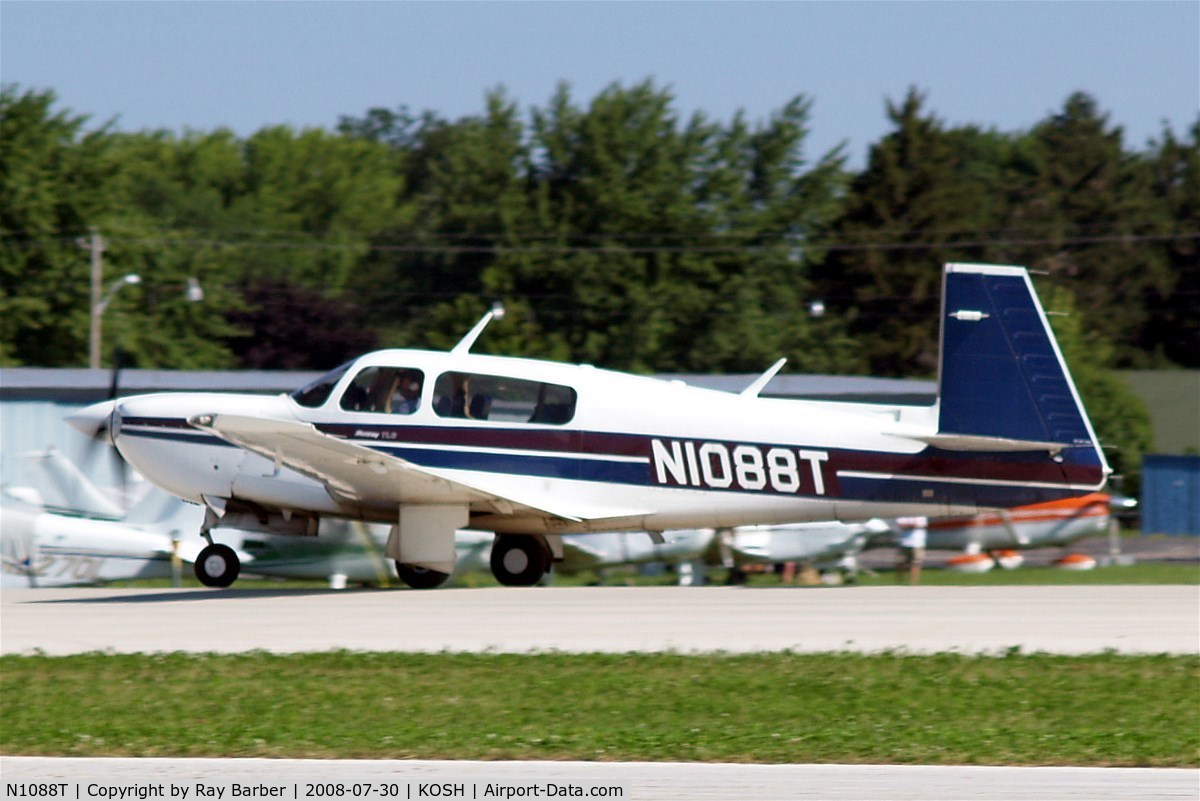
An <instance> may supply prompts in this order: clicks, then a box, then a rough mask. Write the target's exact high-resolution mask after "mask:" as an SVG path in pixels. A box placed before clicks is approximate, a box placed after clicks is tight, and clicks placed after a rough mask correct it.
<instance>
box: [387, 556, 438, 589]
mask: <svg viewBox="0 0 1200 801" xmlns="http://www.w3.org/2000/svg"><path fill="white" fill-rule="evenodd" d="M396 575H398V576H399V577H400V580H401V581H403V582H404V583H405V584H407V585H408V586H410V587H412V588H413V589H414V590H432V589H434V588H435V587H440V586H442V585H443V584H445V583H446V579H448V578H450V574H449V573H443V572H441V571H440V570H430V569H429V568H427V567H421V566H420V565H406V564H403V563H401V562H397V563H396Z"/></svg>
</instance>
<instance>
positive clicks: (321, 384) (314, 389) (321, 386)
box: [292, 361, 354, 409]
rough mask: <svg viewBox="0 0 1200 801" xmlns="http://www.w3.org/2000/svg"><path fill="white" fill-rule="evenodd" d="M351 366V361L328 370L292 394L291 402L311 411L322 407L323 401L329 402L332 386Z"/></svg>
mask: <svg viewBox="0 0 1200 801" xmlns="http://www.w3.org/2000/svg"><path fill="white" fill-rule="evenodd" d="M352 364H354V362H352V361H350V362H346V363H345V364H343V365H342V366H341V367H335V368H334V369H332V370H330V371H329V372H328V373H326V374H325V375H323V376H321V377H320V378H318V379H317V380H316V381H313V382H312V383H311V384H306V385H305V386H303V387H300V389H298V390H296V391H295V392H293V393H292V400H294V401H295V402H296V403H298V404H300V405H301V406H307V407H309V408H311V409H315V408H317V407H318V406H324V405H325V401H327V400H329V394H330V393H331V392H333V388H334V386H336V385H337V382H338V381H340V380H341V378H342V376H343V375H345V374H346V371H347V370H349V369H350V365H352Z"/></svg>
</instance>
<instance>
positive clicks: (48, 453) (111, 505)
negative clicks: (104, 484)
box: [27, 446, 125, 520]
mask: <svg viewBox="0 0 1200 801" xmlns="http://www.w3.org/2000/svg"><path fill="white" fill-rule="evenodd" d="M27 456H28V457H29V458H30V459H31V460H32V461H33V464H34V465H36V466H37V468H38V469H39V470H41V472H42V474H43V476H44V484H43V487H44V488H45V489H46V490H47V492H46V493H45V497H46V505H47V506H48V507H50V508H54V509H63V510H68V511H70V512H74V513H78V514H84V515H87V516H89V517H99V518H107V519H111V520H118V519H120V518H121V517H124V515H125V511H124V510H123V509H122V508H121V506H120V505H119V504H118V503H116V502H115V501H113V500H112V499H111V498H109V497H108V496H106V495H105V494H104V492H102V491H101V490H100V489H99V488H98V487H97V486H96V485H95V484H93V483H92V482H91V480H90V479H89V478H88V477H87V476H85V475H84V474H83V471H82V470H80V469H79V466H78V465H76V464H75V463H74V462H73V461H71V460H70V459H68V458H67V457H66V455H64V454H63V452H62V451H60V450H58V449H57V448H55V447H53V446H51V447H49V448H47V449H46V450H44V451H39V452H38V453H31V454H27Z"/></svg>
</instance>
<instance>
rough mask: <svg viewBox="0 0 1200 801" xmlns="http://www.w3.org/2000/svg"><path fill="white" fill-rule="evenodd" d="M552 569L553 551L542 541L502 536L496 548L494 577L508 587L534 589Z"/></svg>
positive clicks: (519, 536) (493, 566) (494, 545)
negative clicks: (551, 555) (551, 552)
mask: <svg viewBox="0 0 1200 801" xmlns="http://www.w3.org/2000/svg"><path fill="white" fill-rule="evenodd" d="M549 569H550V549H549V548H547V547H546V543H545V542H543V541H542V539H541V538H540V537H531V536H521V535H508V534H502V535H500V536H498V537H496V541H495V542H494V543H493V544H492V575H493V576H495V577H496V581H499V582H500V583H501V584H503V585H504V586H506V587H532V586H533V585H534V584H537V583H538V582H539V581H541V579H542V576H544V575H546V571H547V570H549Z"/></svg>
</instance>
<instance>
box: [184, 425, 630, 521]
mask: <svg viewBox="0 0 1200 801" xmlns="http://www.w3.org/2000/svg"><path fill="white" fill-rule="evenodd" d="M189 422H190V423H191V424H192V425H193V426H195V427H196V428H199V429H201V430H203V431H207V432H209V433H211V434H213V435H214V436H217V437H220V438H221V439H223V440H225V441H226V442H229V443H232V444H234V445H237V446H238V447H241V448H245V449H246V450H248V451H251V452H252V453H256V454H258V455H259V456H262V457H263V458H265V459H269V460H271V461H272V462H274V463H275V465H276V466H277V467H280V466H282V467H287V468H290V469H292V470H295V471H296V472H297V473H300V474H301V475H304V476H307V477H309V478H311V479H313V480H315V481H319V482H321V483H322V484H324V485H325V487H326V489H327V490H328V491H329V493H330V495H331V496H333V497H334V498H335V499H337V500H338V501H339V502H342V503H348V504H366V505H370V506H379V505H381V504H397V505H399V504H406V503H412V504H418V503H419V504H453V503H466V504H470V505H471V506H472V507H474V508H476V509H480V510H485V511H490V512H495V513H499V514H512V513H514V512H530V511H532V512H534V513H536V514H539V515H544V516H550V517H555V518H561V519H563V520H568V521H572V522H579V521H581V520H585V519H602V518H611V517H624V516H627V515H630V514H634V513H635V512H634V510H624V509H607V508H604V509H584V510H581V509H578V508H570V509H568V508H566V507H565V506H563V505H560V504H557V503H554V502H553V501H551V500H550V499H549V498H543V497H537V498H518V497H514V495H513V494H512V492H511V490H510V489H508V488H505V489H490V488H488V487H486V486H482V485H479V484H470V483H466V482H464V481H462V480H461V479H459V478H457V477H450V475H449V474H448V473H446V472H445V471H441V470H437V469H434V468H428V467H422V466H420V465H416V464H413V463H412V462H409V461H406V460H404V459H400V458H397V457H395V456H390V455H388V454H386V453H381V452H379V451H376V450H373V449H371V448H367V447H365V446H363V445H357V444H355V443H353V442H347V441H346V440H344V439H340V438H338V437H334V436H330V435H329V434H325V433H322V432H320V431H318V430H317V429H316V427H315V426H313V425H312V424H310V423H300V422H292V421H287V420H270V419H263V418H257V417H246V416H241V415H229V414H217V415H198V416H196V417H193V418H192V419H191V420H189ZM581 511H582V512H583V513H582V514H581ZM644 513H645V512H642V514H644Z"/></svg>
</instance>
